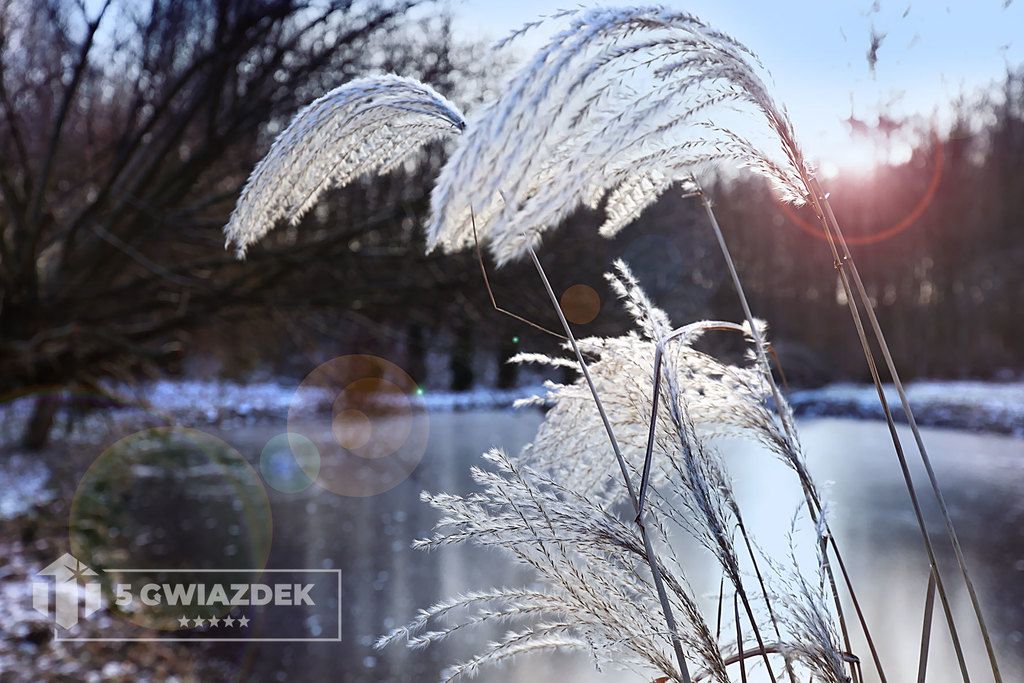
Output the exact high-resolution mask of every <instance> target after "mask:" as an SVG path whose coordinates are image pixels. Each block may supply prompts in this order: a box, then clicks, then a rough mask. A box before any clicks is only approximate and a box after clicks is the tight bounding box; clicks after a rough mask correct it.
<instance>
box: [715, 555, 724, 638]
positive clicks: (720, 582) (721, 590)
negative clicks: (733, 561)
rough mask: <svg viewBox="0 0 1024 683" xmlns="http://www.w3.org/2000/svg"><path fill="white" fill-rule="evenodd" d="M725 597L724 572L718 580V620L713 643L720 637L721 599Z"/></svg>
mask: <svg viewBox="0 0 1024 683" xmlns="http://www.w3.org/2000/svg"><path fill="white" fill-rule="evenodd" d="M724 597H725V572H723V573H722V578H721V579H719V580H718V619H717V620H716V621H715V642H718V641H719V639H721V637H722V598H724Z"/></svg>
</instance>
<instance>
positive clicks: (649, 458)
mask: <svg viewBox="0 0 1024 683" xmlns="http://www.w3.org/2000/svg"><path fill="white" fill-rule="evenodd" d="M685 330H686V328H685V327H684V328H680V329H678V330H675V331H673V332H672V333H670V334H668V335H667V336H666V337H665V338H663V339H661V340H659V341H658V343H657V345H656V346H655V350H654V378H653V382H652V385H653V388H652V394H651V420H650V428H649V432H648V436H647V450H646V452H645V454H644V469H643V472H642V474H641V479H640V497H639V500H638V501H637V521H640V520H641V518H642V516H643V511H644V503H645V501H646V496H647V491H648V490H649V487H650V480H651V466H652V463H653V461H654V437H655V433H656V431H657V424H658V399H659V397H660V395H661V367H662V359H663V358H664V348H665V345H666V344H668V343H669V342H670V341H672V340H673V339H675V338H676V337H678V336H679V335H680V334H681V333H682V332H684V331H685ZM684 430H685V428H684ZM682 436H683V448H684V449H685V451H686V454H687V456H688V457H693V454H692V451H691V446H690V442H689V436H688V434H687V433H686V432H685V431H684V433H683V435H682ZM733 510H734V512H735V513H736V515H737V520H738V521H739V520H740V516H739V509H738V508H736V507H734V508H733ZM740 531H741V532H742V534H743V537H744V540H745V541H746V543H747V548H748V550H749V551H750V558H751V560H752V561H753V562H754V567H755V569H757V560H756V559H755V557H754V553H753V549H752V548H751V545H750V539H749V538H747V534H746V528H745V527H744V526H743V524H742V522H740ZM757 575H758V579H759V580H760V579H761V572H760V569H757ZM729 578H730V579H731V580H732V583H733V587H734V588H735V590H736V593H737V594H738V595H739V597H740V599H741V600H742V601H743V608H744V610H745V611H746V613H747V617H748V618H749V619H750V626H751V628H752V629H754V637H755V638H756V639H757V644H758V645H759V646H761V647H762V649H763V647H764V641H763V639H762V637H761V630H760V628H759V627H758V625H757V620H756V619H755V618H754V611H753V609H752V608H751V606H750V601H749V600H748V598H747V593H746V591H745V590H744V589H743V582H742V581H741V580H740V578H739V577H738V576H730V577H729ZM761 589H762V590H763V591H764V597H765V603H766V604H767V605H768V612H769V614H771V616H772V623H773V624H775V615H774V614H773V613H772V610H771V600H770V599H769V597H768V591H767V590H766V589H765V585H764V581H763V580H762V581H761ZM775 631H776V635H777V636H778V637H779V638H781V637H782V636H781V634H780V633H779V628H778V625H777V624H776V625H775ZM785 662H786V671H787V672H789V674H790V678H791V679H793V681H794V683H795V678H794V676H793V673H792V671H791V669H790V665H789V659H788V658H787V659H786V660H785ZM764 665H765V668H767V669H768V674H769V675H770V676H771V679H772V680H773V681H774V680H775V672H774V671H772V664H771V661H769V659H768V654H767V653H765V654H764Z"/></svg>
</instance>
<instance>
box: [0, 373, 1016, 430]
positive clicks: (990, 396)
mask: <svg viewBox="0 0 1024 683" xmlns="http://www.w3.org/2000/svg"><path fill="white" fill-rule="evenodd" d="M111 393H112V394H115V395H117V396H119V397H121V398H122V399H125V400H126V402H127V403H129V404H130V405H131V407H128V408H124V407H117V406H116V404H114V403H112V402H111V401H110V400H109V398H99V397H92V398H91V399H90V401H89V402H87V406H88V407H89V408H90V410H85V411H81V414H76V415H74V416H72V417H74V419H73V420H69V421H68V422H69V423H70V424H72V428H73V429H74V431H76V432H86V433H87V432H88V431H89V426H90V421H95V420H110V419H111V418H113V419H121V418H123V419H131V418H132V417H133V416H135V415H138V414H144V415H150V416H160V415H164V416H167V415H170V416H172V417H173V420H174V421H175V422H177V423H178V424H183V425H188V426H197V427H198V426H202V425H206V424H219V423H224V422H243V423H244V422H252V421H257V420H259V419H262V418H268V417H270V418H281V417H286V416H287V415H288V414H289V411H293V410H297V411H299V412H327V411H329V410H330V409H331V406H332V403H333V401H334V399H335V398H336V397H335V396H333V395H329V392H327V391H322V390H318V389H312V390H303V391H301V392H297V391H296V384H295V383H294V382H289V381H286V380H282V381H268V382H257V383H249V384H242V383H237V382H229V381H219V380H217V381H209V380H160V381H156V382H149V383H144V384H141V385H138V386H135V387H132V388H130V389H128V388H124V387H120V388H116V387H115V388H112V390H111ZM543 394H544V389H543V387H541V386H528V387H522V388H517V389H487V388H477V389H474V390H472V391H467V392H448V391H430V390H428V391H425V392H423V394H422V395H420V396H418V397H417V401H418V402H421V403H422V405H423V406H424V407H425V408H426V409H427V410H431V411H437V412H446V411H455V410H475V409H493V408H505V407H510V406H512V404H513V403H515V402H516V401H517V400H519V399H523V398H528V397H531V396H535V395H543ZM908 394H909V397H910V402H911V405H912V407H913V409H914V414H915V416H916V417H917V420H918V423H920V424H921V425H927V426H942V427H952V428H957V429H967V430H974V431H995V432H1001V433H1008V434H1014V435H1017V436H1024V382H1006V383H997V382H979V381H920V382H913V383H911V384H909V385H908ZM886 396H887V398H888V400H889V404H890V406H891V407H892V409H893V414H894V415H895V416H896V418H897V419H898V420H902V421H905V418H903V411H902V409H901V408H900V403H899V397H898V396H897V394H896V391H895V389H893V387H891V386H888V387H886ZM31 398H32V397H31V396H29V397H24V398H22V399H19V400H16V401H14V402H9V403H6V404H0V424H2V425H3V427H2V428H0V443H4V442H6V443H12V441H13V439H14V437H15V436H16V434H17V425H20V424H24V420H25V419H27V418H28V415H29V414H30V411H31V406H32V402H31ZM789 400H790V403H791V404H792V406H793V409H794V410H795V411H796V413H797V415H800V416H838V417H854V418H863V419H882V418H883V417H884V415H883V413H882V408H881V405H880V404H879V402H878V396H877V394H876V393H875V389H874V387H873V386H871V385H860V384H833V385H829V386H826V387H823V388H821V389H804V390H796V391H792V392H790V393H789ZM60 425H61V420H60V418H58V430H59V429H60Z"/></svg>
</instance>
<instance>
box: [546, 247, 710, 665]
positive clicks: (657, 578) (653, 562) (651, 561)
mask: <svg viewBox="0 0 1024 683" xmlns="http://www.w3.org/2000/svg"><path fill="white" fill-rule="evenodd" d="M528 249H529V251H530V258H531V259H533V265H534V267H535V268H536V269H537V274H538V275H539V276H540V279H541V282H543V283H544V289H545V290H547V293H548V297H549V298H550V299H551V304H552V305H553V306H554V308H555V313H557V314H558V319H559V321H560V322H561V323H562V329H563V330H564V331H565V336H566V337H568V338H569V344H570V345H572V350H573V352H574V353H575V354H576V360H577V362H579V364H580V370H581V371H582V373H583V377H584V378H585V379H586V381H587V386H588V387H589V388H590V394H591V396H592V397H593V399H594V403H595V404H596V405H597V411H598V413H599V414H600V415H601V421H602V422H603V423H604V428H605V431H606V432H607V433H608V440H609V441H610V442H611V446H612V450H613V451H614V452H615V459H616V460H617V461H618V464H619V470H620V472H621V473H622V478H623V481H624V482H625V484H626V489H627V490H628V491H629V497H630V500H631V501H632V502H633V507H634V509H635V510H636V513H637V518H636V523H637V526H638V527H639V528H640V536H641V537H642V539H643V542H644V552H645V554H646V555H647V564H648V565H650V568H651V576H652V577H653V579H654V587H655V589H656V590H657V592H658V600H659V601H660V602H661V609H662V612H663V613H664V616H665V623H666V624H667V625H668V630H669V633H670V634H671V638H672V648H673V649H674V650H675V655H676V659H677V660H678V662H679V673H680V675H681V676H682V678H683V683H691V680H690V671H689V668H688V667H687V666H686V657H685V656H684V655H683V644H682V641H681V640H680V638H679V631H678V629H677V628H676V621H675V617H674V616H673V614H672V605H671V603H670V602H669V599H668V593H666V591H665V582H664V580H663V579H662V576H661V565H660V563H659V562H658V558H657V555H656V554H655V552H654V545H653V544H652V543H651V539H650V536H649V535H648V533H647V527H646V525H645V524H644V522H643V511H642V509H641V508H640V504H639V499H638V498H637V495H636V489H635V488H634V487H633V482H632V480H631V479H630V477H629V470H628V469H627V467H626V460H625V458H623V457H622V452H621V451H620V450H619V442H618V440H617V439H616V438H615V432H614V430H613V429H612V425H611V422H609V421H608V415H607V414H606V413H605V410H604V404H603V403H602V402H601V398H600V396H599V395H598V393H597V387H595V386H594V380H593V379H592V378H591V377H590V370H589V369H588V368H587V363H586V361H584V360H583V354H582V353H581V352H580V349H579V346H578V345H577V344H576V337H575V336H573V333H572V329H571V328H570V327H569V322H568V321H567V320H566V319H565V314H564V313H562V307H561V306H560V305H559V304H558V298H557V297H556V296H555V292H554V290H552V289H551V283H550V282H549V281H548V276H547V273H545V272H544V267H543V266H541V263H540V259H538V258H537V252H536V251H534V249H533V247H532V246H528Z"/></svg>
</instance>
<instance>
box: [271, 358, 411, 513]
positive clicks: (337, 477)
mask: <svg viewBox="0 0 1024 683" xmlns="http://www.w3.org/2000/svg"><path fill="white" fill-rule="evenodd" d="M417 389H418V385H417V384H416V382H414V381H413V380H412V378H411V377H410V376H409V375H408V373H406V372H405V371H404V370H402V369H401V368H400V367H399V366H397V365H395V364H394V363H392V362H391V361H389V360H387V359H385V358H381V357H379V356H372V355H368V354H355V355H348V356H339V357H338V358H334V359H332V360H329V361H327V362H326V363H323V364H321V365H319V366H318V367H317V368H316V369H314V370H313V372H311V373H310V374H309V375H308V376H307V377H306V378H305V379H304V380H303V381H302V383H301V384H300V385H299V387H298V388H297V389H296V391H295V396H294V397H293V400H292V406H291V408H290V410H289V413H288V431H289V433H292V434H301V435H302V436H303V437H305V438H307V439H308V440H309V441H311V442H312V443H313V444H314V445H315V447H316V448H317V450H318V451H319V453H320V471H319V476H318V477H317V480H316V483H317V485H318V486H320V487H322V488H324V489H327V490H328V491H331V492H333V493H337V494H338V495H342V496H350V497H366V496H373V495H376V494H378V493H383V492H384V491H388V490H390V489H392V488H394V487H395V486H397V485H398V484H400V483H402V482H403V481H405V480H406V479H407V478H408V477H409V475H410V474H411V473H412V471H413V470H414V469H415V468H416V466H417V465H419V463H420V461H421V460H422V458H423V455H424V453H425V452H426V448H427V438H428V435H429V419H428V416H427V412H426V410H425V409H424V405H423V400H422V398H421V397H420V394H419V393H418V392H417ZM311 406H313V407H314V409H313V410H311V409H310V407H311ZM316 408H319V409H316Z"/></svg>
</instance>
